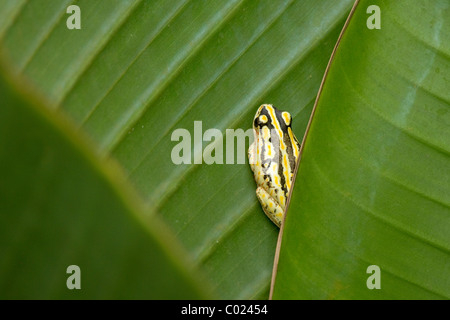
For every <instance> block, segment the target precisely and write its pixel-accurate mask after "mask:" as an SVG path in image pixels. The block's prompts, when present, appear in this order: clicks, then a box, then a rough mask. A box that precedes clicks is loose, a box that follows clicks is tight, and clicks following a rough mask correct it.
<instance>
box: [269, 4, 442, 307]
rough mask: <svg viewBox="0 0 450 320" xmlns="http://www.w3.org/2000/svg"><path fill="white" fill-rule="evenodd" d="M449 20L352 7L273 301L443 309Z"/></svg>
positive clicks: (396, 7) (298, 190)
mask: <svg viewBox="0 0 450 320" xmlns="http://www.w3.org/2000/svg"><path fill="white" fill-rule="evenodd" d="M372 4H376V5H378V6H379V8H380V9H381V29H379V30H378V29H373V30H369V29H368V28H367V27H366V20H367V19H368V18H369V16H370V14H367V13H366V10H367V8H368V6H369V5H372ZM449 14H450V8H449V2H448V1H445V0H444V1H433V2H429V1H361V2H359V4H358V6H357V7H356V10H355V12H354V15H353V17H352V18H351V20H350V23H349V25H348V28H347V29H346V30H345V32H344V33H343V37H342V40H341V42H340V44H339V46H338V48H337V51H336V55H335V56H334V59H333V60H332V61H331V65H330V69H329V72H328V74H327V76H326V79H325V83H324V86H323V90H322V92H321V94H320V97H319V100H318V104H317V107H316V111H315V114H314V116H313V119H312V123H311V127H310V130H309V132H308V134H307V137H306V142H305V145H304V151H303V155H302V159H301V162H300V166H299V170H298V174H297V180H296V183H295V189H294V192H293V195H292V201H291V206H290V209H289V212H288V215H287V218H286V223H285V230H284V232H283V237H282V242H281V252H280V257H279V263H278V272H277V275H276V281H275V287H274V293H273V297H274V298H275V299H298V298H309V299H310V298H314V299H427V298H432V299H434V298H446V299H448V298H450V277H449V275H450V192H449V186H450V112H449V111H450V95H449V90H448V89H449V85H450V79H449V75H450V47H449V44H450V24H449V22H448V16H449ZM371 265H377V266H378V267H379V268H380V284H381V289H372V290H369V289H368V286H367V284H366V282H367V280H368V278H369V277H370V276H371V275H372V271H370V270H369V271H370V272H369V273H368V272H367V269H368V267H369V266H371ZM371 281H372V279H370V281H369V282H371Z"/></svg>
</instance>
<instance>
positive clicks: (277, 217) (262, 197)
mask: <svg viewBox="0 0 450 320" xmlns="http://www.w3.org/2000/svg"><path fill="white" fill-rule="evenodd" d="M256 196H257V197H258V200H259V202H260V203H261V206H262V208H263V210H264V213H265V214H266V216H267V217H269V219H270V220H272V222H273V223H275V224H276V225H277V226H278V227H280V226H281V223H282V222H283V217H284V210H283V208H281V206H280V205H279V204H278V203H277V202H276V201H275V199H274V198H272V197H271V196H270V194H269V193H268V192H267V191H266V190H264V188H261V187H258V188H257V189H256Z"/></svg>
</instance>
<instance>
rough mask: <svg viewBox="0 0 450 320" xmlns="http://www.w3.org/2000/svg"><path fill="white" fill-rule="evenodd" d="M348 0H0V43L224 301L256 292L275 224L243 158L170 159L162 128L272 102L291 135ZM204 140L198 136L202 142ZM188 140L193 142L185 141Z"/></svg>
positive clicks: (241, 118)
mask: <svg viewBox="0 0 450 320" xmlns="http://www.w3.org/2000/svg"><path fill="white" fill-rule="evenodd" d="M351 2H352V1H351V0H343V1H339V2H336V1H334V0H326V1H315V0H305V1H298V0H295V1H294V0H283V1H271V0H260V1H255V0H247V1H244V0H232V1H221V0H214V1H211V0H201V1H200V0H193V1H187V0H178V1H177V0H171V1H166V0H156V1H137V0H98V1H91V0H79V1H76V2H75V3H76V4H77V5H79V6H80V8H81V19H82V20H81V21H82V28H81V30H68V29H67V28H66V19H67V17H68V15H67V14H66V13H65V9H66V7H67V5H69V4H71V3H72V1H60V0H30V1H16V0H12V1H11V0H0V41H1V46H2V47H3V48H4V49H5V51H6V52H8V54H9V56H10V58H11V61H12V65H13V68H14V70H15V72H17V73H23V74H24V75H25V76H27V77H28V78H29V79H31V81H32V82H33V83H34V85H35V86H36V87H38V88H39V90H40V91H41V92H42V93H43V94H44V95H45V96H46V97H47V98H48V99H50V100H51V101H53V108H55V109H59V110H61V112H64V113H65V114H67V115H68V116H69V117H70V118H71V119H72V120H73V122H74V123H75V125H76V126H77V127H79V130H80V131H81V132H83V133H87V134H88V135H89V136H90V137H91V138H92V140H94V142H95V143H96V145H97V146H98V149H99V151H100V152H102V153H103V154H107V155H111V156H113V157H115V158H116V159H117V160H118V161H119V162H120V164H121V165H122V167H123V168H124V170H125V171H126V172H127V174H128V176H129V179H130V180H131V182H132V183H133V184H134V185H135V186H136V188H137V189H138V191H139V193H140V195H141V196H142V197H143V198H144V199H145V201H146V202H147V204H148V207H149V209H148V215H149V216H151V215H153V214H156V215H158V216H160V217H162V218H163V220H164V221H165V222H167V224H168V225H169V226H170V227H171V228H172V230H173V231H174V232H175V234H176V236H177V237H178V239H179V240H180V241H181V242H182V244H183V245H184V246H185V248H186V249H187V250H188V251H189V252H190V254H191V256H192V257H193V259H194V261H195V262H196V264H198V265H199V266H200V267H201V268H202V269H203V270H204V271H205V273H206V275H207V278H209V280H210V282H211V283H212V286H213V287H214V289H215V290H216V292H217V293H218V296H219V297H223V298H249V297H255V298H265V297H267V294H268V287H269V281H270V274H271V271H272V263H273V256H274V250H275V244H276V238H277V234H278V229H277V228H276V227H275V226H274V225H272V223H271V222H270V221H269V220H268V219H267V218H266V217H265V216H264V214H263V213H262V210H261V208H260V206H259V204H258V201H257V199H256V196H255V192H254V190H255V188H256V186H255V183H254V181H253V177H252V173H251V171H250V169H249V167H248V165H246V164H233V165H230V164H224V165H219V164H216V165H206V164H204V163H203V164H202V165H193V164H184V165H175V164H173V162H172V160H171V150H172V148H173V147H174V146H175V145H176V144H177V142H172V141H171V134H172V132H173V131H174V130H175V129H177V128H186V129H188V130H189V131H190V132H191V134H192V135H193V124H194V121H195V120H201V121H202V125H203V131H205V130H206V129H208V128H217V129H220V130H221V131H222V132H223V133H224V134H225V129H226V128H230V129H234V128H242V129H244V130H246V129H248V128H250V127H251V121H252V118H253V116H254V113H255V111H256V108H257V107H258V106H259V104H261V103H273V104H275V105H276V106H278V107H279V108H281V109H284V110H288V111H291V112H292V114H293V115H294V119H295V120H294V125H293V126H294V131H295V132H296V133H297V136H299V137H301V136H302V134H303V132H304V129H305V127H306V123H307V121H308V118H309V114H310V111H311V109H312V105H313V101H314V98H315V96H316V93H317V90H318V88H319V84H320V80H321V78H322V75H323V72H324V70H325V66H326V63H327V61H328V59H329V56H330V54H331V51H332V48H333V46H334V44H335V42H336V39H337V37H338V34H339V32H340V30H341V28H342V25H343V22H344V19H345V17H346V16H347V14H348V12H349V10H350V6H351ZM206 144H207V143H205V142H204V143H203V147H204V146H206ZM192 149H193V150H194V151H195V149H196V148H194V144H192Z"/></svg>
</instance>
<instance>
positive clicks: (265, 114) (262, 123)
mask: <svg viewBox="0 0 450 320" xmlns="http://www.w3.org/2000/svg"><path fill="white" fill-rule="evenodd" d="M291 123H292V116H291V114H290V113H289V112H287V111H280V110H278V109H277V108H275V107H274V106H273V105H271V104H263V105H261V106H260V107H259V108H258V111H256V115H255V118H254V120H253V129H254V130H255V132H256V133H259V131H260V130H261V129H262V128H263V127H267V128H268V129H269V130H273V129H275V130H277V131H278V132H280V131H281V132H286V131H287V128H288V127H291Z"/></svg>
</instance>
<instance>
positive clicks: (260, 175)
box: [248, 104, 300, 227]
mask: <svg viewBox="0 0 450 320" xmlns="http://www.w3.org/2000/svg"><path fill="white" fill-rule="evenodd" d="M291 123H292V116H291V115H290V113H289V112H286V111H280V110H278V109H277V108H275V107H274V106H272V105H271V104H263V105H261V106H260V107H259V108H258V111H257V112H256V115H255V118H254V120H253V134H254V141H253V143H252V144H251V145H250V148H249V149H248V158H249V163H250V167H251V169H252V171H253V174H254V176H255V181H256V185H257V189H256V196H257V198H258V200H259V202H260V203H261V206H262V208H263V210H264V213H265V214H266V215H267V216H268V217H269V219H270V220H272V222H273V223H275V224H276V225H277V226H278V227H280V226H281V223H282V221H283V217H284V210H285V208H286V201H287V199H288V196H289V193H290V191H291V186H292V182H293V181H292V180H293V176H294V172H295V167H296V165H297V160H298V157H299V154H300V143H299V142H298V140H297V138H296V137H295V136H294V134H293V133H292V129H291Z"/></svg>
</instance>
